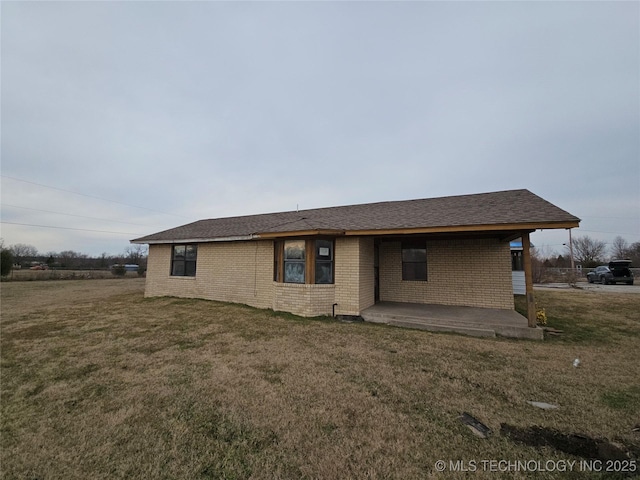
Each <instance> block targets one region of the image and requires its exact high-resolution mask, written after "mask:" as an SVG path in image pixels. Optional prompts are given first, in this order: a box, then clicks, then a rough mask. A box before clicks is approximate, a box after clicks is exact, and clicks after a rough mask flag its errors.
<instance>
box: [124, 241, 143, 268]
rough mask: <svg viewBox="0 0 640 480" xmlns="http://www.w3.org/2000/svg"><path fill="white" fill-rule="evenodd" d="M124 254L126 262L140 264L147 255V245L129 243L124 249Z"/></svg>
mask: <svg viewBox="0 0 640 480" xmlns="http://www.w3.org/2000/svg"><path fill="white" fill-rule="evenodd" d="M124 256H125V258H126V261H127V263H132V264H135V265H140V266H142V264H143V263H144V260H145V259H146V257H147V247H145V246H144V245H139V244H136V245H131V246H130V247H127V249H126V250H125V251H124Z"/></svg>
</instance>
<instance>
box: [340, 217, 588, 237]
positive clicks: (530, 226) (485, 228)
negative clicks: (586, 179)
mask: <svg viewBox="0 0 640 480" xmlns="http://www.w3.org/2000/svg"><path fill="white" fill-rule="evenodd" d="M578 226H579V221H562V222H530V223H505V224H498V225H450V226H435V227H414V228H394V229H378V230H348V231H346V232H345V235H347V236H356V235H360V236H367V235H415V234H420V233H424V234H429V233H467V232H469V233H470V232H505V231H514V230H516V231H535V230H548V229H568V228H576V227H578Z"/></svg>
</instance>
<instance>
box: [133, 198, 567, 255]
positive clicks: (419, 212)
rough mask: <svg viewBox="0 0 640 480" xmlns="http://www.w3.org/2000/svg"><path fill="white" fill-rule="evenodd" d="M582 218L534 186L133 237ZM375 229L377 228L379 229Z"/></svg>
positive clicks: (207, 223)
mask: <svg viewBox="0 0 640 480" xmlns="http://www.w3.org/2000/svg"><path fill="white" fill-rule="evenodd" d="M579 221H580V219H579V218H577V217H575V216H573V215H571V214H570V213H568V212H566V211H564V210H562V209H561V208H559V207H556V206H555V205H553V204H552V203H549V202H548V201H546V200H544V199H543V198H540V197H539V196H537V195H535V194H533V193H531V192H530V191H528V190H507V191H502V192H492V193H480V194H474V195H459V196H452V197H440V198H427V199H422V200H405V201H393V202H379V203H367V204H361V205H348V206H343V207H327V208H316V209H311V210H300V211H294V212H280V213H267V214H261V215H248V216H242V217H228V218H216V219H210V220H199V221H197V222H193V223H189V224H187V225H182V226H180V227H177V228H172V229H170V230H165V231H163V232H159V233H154V234H152V235H147V236H144V237H141V238H137V239H135V240H132V242H135V243H173V242H176V241H185V240H189V241H208V240H223V239H229V240H231V239H234V238H245V237H248V238H250V237H252V236H254V237H255V236H260V234H262V235H268V236H273V235H274V234H277V233H292V232H310V231H337V232H350V233H356V232H358V231H362V232H369V233H370V234H372V233H371V232H372V231H390V230H396V231H399V230H408V229H413V230H415V229H429V228H437V229H439V231H442V232H445V231H447V230H451V231H460V230H464V229H465V228H466V227H469V229H472V227H473V228H474V229H477V228H478V227H482V228H485V227H486V230H499V229H500V228H499V227H500V226H512V227H514V228H516V227H518V226H521V227H522V229H531V228H534V229H535V228H567V226H568V225H571V226H577V225H578V222H579ZM373 233H375V232H373Z"/></svg>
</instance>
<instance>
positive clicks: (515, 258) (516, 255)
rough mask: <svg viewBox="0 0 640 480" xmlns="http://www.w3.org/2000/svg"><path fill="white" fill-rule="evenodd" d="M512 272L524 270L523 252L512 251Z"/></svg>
mask: <svg viewBox="0 0 640 480" xmlns="http://www.w3.org/2000/svg"><path fill="white" fill-rule="evenodd" d="M511 270H513V271H514V272H520V271H523V270H524V264H523V263H522V250H511Z"/></svg>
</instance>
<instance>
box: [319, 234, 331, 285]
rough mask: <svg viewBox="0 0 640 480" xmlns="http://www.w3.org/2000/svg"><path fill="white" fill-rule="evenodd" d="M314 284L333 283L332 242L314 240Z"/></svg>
mask: <svg viewBox="0 0 640 480" xmlns="http://www.w3.org/2000/svg"><path fill="white" fill-rule="evenodd" d="M315 253H316V283H325V284H326V283H333V242H332V241H331V240H316V251H315Z"/></svg>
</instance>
